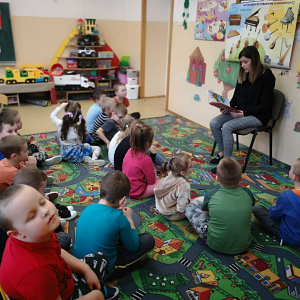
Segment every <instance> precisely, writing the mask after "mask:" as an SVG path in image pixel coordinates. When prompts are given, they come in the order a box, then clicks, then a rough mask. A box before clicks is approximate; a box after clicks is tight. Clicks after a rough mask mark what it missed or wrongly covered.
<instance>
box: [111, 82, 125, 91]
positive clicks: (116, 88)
mask: <svg viewBox="0 0 300 300" xmlns="http://www.w3.org/2000/svg"><path fill="white" fill-rule="evenodd" d="M121 86H126V85H125V84H124V83H122V82H117V83H115V84H114V90H115V92H118V91H119V87H121Z"/></svg>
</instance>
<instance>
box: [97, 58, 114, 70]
mask: <svg viewBox="0 0 300 300" xmlns="http://www.w3.org/2000/svg"><path fill="white" fill-rule="evenodd" d="M98 65H99V68H103V69H108V68H110V67H111V60H99V61H98Z"/></svg>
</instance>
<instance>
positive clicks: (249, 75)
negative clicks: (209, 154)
mask: <svg viewBox="0 0 300 300" xmlns="http://www.w3.org/2000/svg"><path fill="white" fill-rule="evenodd" d="M239 60H240V70H239V74H238V81H237V84H236V88H235V91H234V95H233V97H232V99H231V101H230V106H231V107H233V108H236V109H238V110H239V111H240V112H230V111H229V110H226V109H220V111H221V115H219V116H217V117H215V118H213V119H212V120H211V121H210V129H211V132H212V134H213V136H214V138H215V140H216V142H217V144H218V148H219V154H218V156H217V157H216V158H213V159H212V160H211V161H210V163H211V164H218V163H219V161H220V160H221V159H222V158H223V157H224V156H225V157H226V156H231V154H232V149H233V142H234V140H233V135H232V133H233V132H234V131H236V130H241V129H245V128H249V127H259V126H263V125H266V124H267V123H268V122H269V120H270V119H271V112H272V102H273V91H274V86H275V77H274V75H273V73H272V71H271V70H270V69H269V68H266V67H265V66H264V65H263V64H262V63H261V60H260V56H259V52H258V51H257V49H256V48H255V47H254V46H248V47H246V48H244V49H243V50H242V51H241V52H240V54H239ZM212 173H216V168H214V169H212Z"/></svg>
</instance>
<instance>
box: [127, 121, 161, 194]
mask: <svg viewBox="0 0 300 300" xmlns="http://www.w3.org/2000/svg"><path fill="white" fill-rule="evenodd" d="M130 127H131V132H130V147H131V148H130V149H129V150H128V152H127V153H126V155H125V157H124V160H123V167H122V169H123V173H124V174H125V175H126V176H127V177H128V178H129V181H130V184H131V190H130V194H129V195H130V196H131V197H132V198H148V197H150V196H153V195H154V189H155V187H156V186H157V185H158V183H159V178H158V177H157V176H156V170H155V168H154V166H153V161H154V158H155V147H154V146H153V145H152V142H153V137H154V132H153V129H152V128H151V127H150V126H149V125H148V124H146V123H145V122H143V121H141V120H135V121H133V122H132V123H131V125H130ZM147 150H149V151H150V152H151V156H153V158H152V157H150V156H148V155H147V154H146V152H147Z"/></svg>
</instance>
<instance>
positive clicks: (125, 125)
mask: <svg viewBox="0 0 300 300" xmlns="http://www.w3.org/2000/svg"><path fill="white" fill-rule="evenodd" d="M133 120H134V118H133V117H131V116H129V115H127V116H125V117H124V118H122V119H121V121H120V124H119V128H120V132H121V133H120V134H119V137H118V138H117V144H119V142H121V141H122V140H123V139H124V138H125V137H126V136H129V135H130V128H131V127H130V124H131V122H132V121H133Z"/></svg>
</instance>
